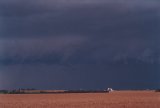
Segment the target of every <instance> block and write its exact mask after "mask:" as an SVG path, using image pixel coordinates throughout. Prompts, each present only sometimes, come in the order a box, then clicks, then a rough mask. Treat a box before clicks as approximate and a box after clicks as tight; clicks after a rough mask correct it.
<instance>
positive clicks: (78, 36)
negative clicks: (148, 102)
mask: <svg viewBox="0 0 160 108" xmlns="http://www.w3.org/2000/svg"><path fill="white" fill-rule="evenodd" d="M159 28H160V2H159V1H157V0H134V1H133V0H114V1H113V0H38V1H37V0H23V1H21V0H14V1H13V0H1V1H0V67H1V68H0V75H2V76H3V79H1V81H0V82H3V81H5V82H6V83H3V84H0V85H3V87H6V88H8V87H19V86H24V87H26V86H27V87H29V86H35V85H37V86H36V87H40V88H43V87H44V86H43V87H42V86H41V84H42V83H43V84H44V82H45V84H44V85H46V84H47V85H46V86H45V87H46V88H51V87H50V86H51V85H52V84H53V85H54V86H55V88H56V87H57V88H58V87H60V88H65V87H69V88H78V87H80V86H82V87H84V88H98V87H99V88H103V87H104V82H105V84H107V85H110V86H112V85H113V86H114V87H120V85H121V84H122V85H123V84H124V85H128V87H131V86H133V88H134V87H135V88H136V87H137V82H140V83H141V84H139V85H138V87H139V88H141V85H143V84H144V86H142V88H145V87H147V86H150V87H151V88H153V87H156V86H157V85H158V84H159V83H160V82H159V79H158V77H157V76H159V73H158V72H159V64H160V44H159V40H160V37H159V35H160V29H159ZM37 74H39V76H37ZM2 76H1V77H2ZM43 76H45V78H44V79H43V81H41V79H42V77H43ZM52 76H54V77H53V79H52ZM61 76H62V77H61ZM113 76H114V78H113ZM126 76H128V77H126ZM144 76H145V77H144ZM30 77H31V78H30ZM4 78H5V79H6V80H5V79H4ZM29 78H30V79H31V80H30V81H28V80H27V79H29ZM18 79H21V80H22V79H25V83H19V81H18ZM34 79H37V81H35V80H34ZM60 79H62V80H60ZM135 79H137V80H136V81H135ZM2 80H3V81H2ZM7 80H8V81H7ZM32 82H34V84H32ZM74 82H75V83H74ZM119 83H120V84H119ZM43 84H42V85H43ZM145 84H146V86H145ZM45 87H44V88H45ZM1 88H2V87H1ZM122 88H125V87H122ZM131 88H132V87H131Z"/></svg>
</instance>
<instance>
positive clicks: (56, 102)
mask: <svg viewBox="0 0 160 108" xmlns="http://www.w3.org/2000/svg"><path fill="white" fill-rule="evenodd" d="M0 108H160V92H154V91H115V92H112V93H77V94H74V93H73V94H72V93H71V94H3V95H2V94H1V95H0Z"/></svg>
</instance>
